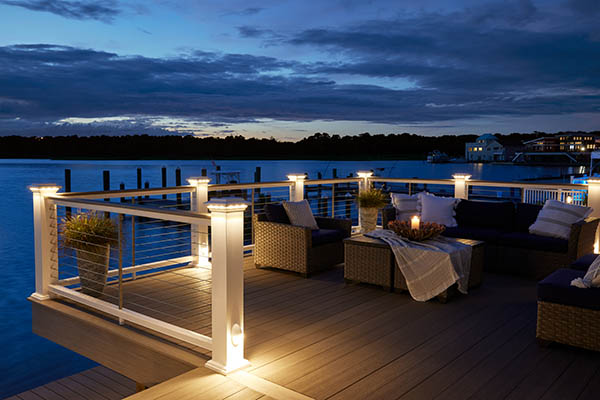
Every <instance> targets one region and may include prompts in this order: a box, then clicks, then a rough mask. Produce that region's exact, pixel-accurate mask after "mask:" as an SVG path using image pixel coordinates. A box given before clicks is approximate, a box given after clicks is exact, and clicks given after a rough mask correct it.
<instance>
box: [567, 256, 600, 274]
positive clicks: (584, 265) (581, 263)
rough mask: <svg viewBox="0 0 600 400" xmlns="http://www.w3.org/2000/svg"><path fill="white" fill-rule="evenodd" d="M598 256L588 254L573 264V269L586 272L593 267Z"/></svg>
mask: <svg viewBox="0 0 600 400" xmlns="http://www.w3.org/2000/svg"><path fill="white" fill-rule="evenodd" d="M597 257H598V254H586V255H585V256H581V257H579V258H578V259H577V260H575V262H573V264H571V268H573V269H577V270H579V271H586V272H587V270H588V268H589V267H590V265H592V263H593V262H594V261H595V260H596V258H597Z"/></svg>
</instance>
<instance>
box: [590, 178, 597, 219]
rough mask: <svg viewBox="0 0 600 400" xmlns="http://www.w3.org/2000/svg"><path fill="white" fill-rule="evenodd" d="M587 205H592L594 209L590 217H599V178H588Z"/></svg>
mask: <svg viewBox="0 0 600 400" xmlns="http://www.w3.org/2000/svg"><path fill="white" fill-rule="evenodd" d="M587 205H588V207H592V208H593V209H594V211H592V213H591V214H590V217H600V179H589V180H588V203H587Z"/></svg>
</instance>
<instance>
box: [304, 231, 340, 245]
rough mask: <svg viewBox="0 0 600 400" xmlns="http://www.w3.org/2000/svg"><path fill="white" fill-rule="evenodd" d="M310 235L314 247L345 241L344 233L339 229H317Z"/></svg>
mask: <svg viewBox="0 0 600 400" xmlns="http://www.w3.org/2000/svg"><path fill="white" fill-rule="evenodd" d="M310 234H311V236H312V245H313V246H320V245H322V244H327V243H334V242H339V241H341V240H343V239H344V232H342V231H338V230H337V229H315V230H313V231H311V233H310Z"/></svg>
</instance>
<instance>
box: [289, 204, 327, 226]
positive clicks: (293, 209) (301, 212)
mask: <svg viewBox="0 0 600 400" xmlns="http://www.w3.org/2000/svg"><path fill="white" fill-rule="evenodd" d="M283 208H284V209H285V213H286V214H287V216H288V218H289V219H290V222H291V224H292V225H295V226H303V227H305V228H310V229H319V225H317V221H316V220H315V217H314V215H313V213H312V210H311V209H310V205H309V204H308V201H307V200H301V201H284V202H283Z"/></svg>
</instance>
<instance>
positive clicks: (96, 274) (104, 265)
mask: <svg viewBox="0 0 600 400" xmlns="http://www.w3.org/2000/svg"><path fill="white" fill-rule="evenodd" d="M109 257H110V244H107V245H106V248H104V246H102V247H98V251H97V252H94V251H90V250H88V249H85V250H83V249H80V250H77V270H78V272H79V280H80V282H81V293H83V294H87V295H88V296H93V297H101V296H102V293H104V287H105V286H106V276H107V274H108V262H109Z"/></svg>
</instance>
